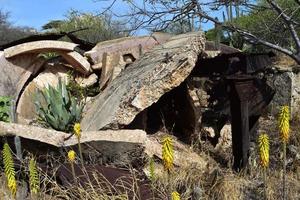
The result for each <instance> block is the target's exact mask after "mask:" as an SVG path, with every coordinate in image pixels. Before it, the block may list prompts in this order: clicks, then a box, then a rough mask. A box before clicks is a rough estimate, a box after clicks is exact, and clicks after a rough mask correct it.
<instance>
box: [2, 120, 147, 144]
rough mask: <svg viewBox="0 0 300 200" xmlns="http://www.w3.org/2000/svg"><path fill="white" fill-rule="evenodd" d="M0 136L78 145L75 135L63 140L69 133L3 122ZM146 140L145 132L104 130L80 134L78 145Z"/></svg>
mask: <svg viewBox="0 0 300 200" xmlns="http://www.w3.org/2000/svg"><path fill="white" fill-rule="evenodd" d="M0 136H1V137H3V136H19V137H21V138H25V139H30V140H35V141H39V142H42V143H45V144H48V145H52V146H56V147H66V146H73V145H77V144H78V140H77V138H76V136H75V135H74V136H73V137H71V138H70V139H67V140H65V139H66V138H68V137H69V136H70V134H69V133H64V132H61V131H56V130H51V129H45V128H40V127H36V126H30V125H21V124H14V123H5V122H0ZM146 139H147V136H146V132H145V131H143V130H106V131H94V132H82V133H81V138H80V143H88V142H99V141H103V142H122V143H135V144H143V143H144V142H145V140H146Z"/></svg>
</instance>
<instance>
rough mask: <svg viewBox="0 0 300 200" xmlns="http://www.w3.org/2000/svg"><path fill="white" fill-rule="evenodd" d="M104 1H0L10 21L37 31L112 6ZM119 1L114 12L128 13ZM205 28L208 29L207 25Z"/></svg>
mask: <svg viewBox="0 0 300 200" xmlns="http://www.w3.org/2000/svg"><path fill="white" fill-rule="evenodd" d="M110 2H111V1H107V0H103V1H97V0H0V9H1V10H3V11H6V12H10V21H11V22H12V23H13V24H14V25H18V26H30V27H34V28H36V29H37V30H40V29H41V26H43V25H44V24H46V23H47V22H49V21H50V20H56V19H63V18H64V16H65V14H66V13H67V12H68V11H69V10H71V9H74V10H79V11H81V12H100V11H102V10H103V9H104V8H106V7H107V6H109V5H110ZM120 2H121V1H118V3H117V4H115V5H114V7H113V10H114V12H116V13H118V14H121V13H126V12H127V11H126V6H125V5H124V3H123V4H121V3H120ZM204 27H206V28H207V25H205V26H204Z"/></svg>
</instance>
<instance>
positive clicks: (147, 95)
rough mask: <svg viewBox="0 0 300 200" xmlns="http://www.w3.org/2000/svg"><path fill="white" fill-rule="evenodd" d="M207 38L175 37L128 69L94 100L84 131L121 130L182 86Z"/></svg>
mask: <svg viewBox="0 0 300 200" xmlns="http://www.w3.org/2000/svg"><path fill="white" fill-rule="evenodd" d="M204 43H205V39H204V35H203V33H202V32H194V33H189V34H183V35H178V36H174V37H172V38H171V39H170V40H169V41H168V42H166V43H164V44H162V45H159V46H156V47H154V48H153V49H152V50H150V51H149V52H147V53H145V54H144V55H143V57H141V58H140V59H138V60H137V61H135V62H134V63H133V64H131V65H130V66H129V67H128V68H126V69H125V70H124V71H122V73H121V74H120V76H118V77H117V78H116V79H114V80H113V81H112V82H111V83H110V84H109V85H108V87H107V88H106V89H105V90H104V91H103V92H102V93H101V94H100V95H99V96H98V97H97V98H96V99H95V101H94V102H93V104H92V106H91V107H90V109H88V110H87V112H86V113H85V115H84V117H83V120H82V128H83V130H85V131H97V130H101V129H103V128H120V127H122V126H124V125H128V124H129V123H130V122H131V121H133V119H134V118H135V116H136V115H137V114H138V113H139V112H141V111H142V110H144V109H145V108H147V107H149V106H150V105H152V104H153V103H155V102H156V101H158V100H159V98H160V97H161V96H162V95H163V94H165V93H167V92H168V91H170V90H172V89H173V88H175V87H177V86H179V85H180V84H181V83H182V82H183V81H184V80H185V79H186V78H187V77H188V75H189V74H190V73H191V71H192V69H193V68H194V66H195V63H196V61H197V59H198V55H200V54H201V52H203V50H204Z"/></svg>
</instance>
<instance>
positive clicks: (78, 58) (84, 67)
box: [59, 51, 92, 75]
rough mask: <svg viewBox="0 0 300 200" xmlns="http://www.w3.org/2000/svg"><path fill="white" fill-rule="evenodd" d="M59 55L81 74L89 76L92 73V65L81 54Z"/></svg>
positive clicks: (62, 53) (73, 52)
mask: <svg viewBox="0 0 300 200" xmlns="http://www.w3.org/2000/svg"><path fill="white" fill-rule="evenodd" d="M59 54H60V55H61V56H62V57H63V58H64V59H65V60H66V61H67V62H68V63H69V64H70V65H72V67H73V68H74V69H76V70H78V71H80V72H81V73H83V74H85V75H88V74H90V73H91V72H92V69H91V65H90V63H89V62H88V61H87V60H86V59H85V58H84V57H83V56H82V55H80V54H79V53H77V52H75V51H72V52H67V53H64V52H59Z"/></svg>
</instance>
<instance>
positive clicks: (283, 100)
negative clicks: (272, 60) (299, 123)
mask: <svg viewBox="0 0 300 200" xmlns="http://www.w3.org/2000/svg"><path fill="white" fill-rule="evenodd" d="M266 77H267V80H268V84H269V85H270V86H272V87H273V88H274V89H275V90H276V93H275V95H274V98H273V100H272V101H271V103H270V105H269V107H268V113H269V114H271V115H273V116H276V115H277V114H278V112H279V109H280V106H283V105H287V106H289V107H290V111H291V116H292V118H297V117H299V116H298V115H299V114H300V71H299V70H298V67H297V66H296V67H293V66H290V67H288V66H276V67H273V68H272V71H271V72H269V73H268V75H267V76H266Z"/></svg>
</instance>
